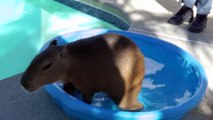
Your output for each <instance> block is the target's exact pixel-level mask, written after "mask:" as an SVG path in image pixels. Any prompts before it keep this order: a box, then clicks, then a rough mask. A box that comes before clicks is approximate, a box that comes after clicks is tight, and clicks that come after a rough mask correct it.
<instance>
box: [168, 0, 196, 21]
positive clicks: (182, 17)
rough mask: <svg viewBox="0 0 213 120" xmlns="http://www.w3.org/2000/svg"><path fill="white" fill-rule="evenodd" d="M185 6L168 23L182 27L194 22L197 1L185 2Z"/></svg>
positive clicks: (187, 0)
mask: <svg viewBox="0 0 213 120" xmlns="http://www.w3.org/2000/svg"><path fill="white" fill-rule="evenodd" d="M183 2H184V6H183V7H182V8H181V9H180V10H179V11H178V12H177V13H176V14H175V15H174V16H173V17H171V18H170V19H169V20H168V23H170V24H174V25H180V24H182V23H183V22H185V21H186V22H192V21H193V18H194V17H193V10H192V8H193V6H194V4H195V2H196V1H195V0H184V1H183Z"/></svg>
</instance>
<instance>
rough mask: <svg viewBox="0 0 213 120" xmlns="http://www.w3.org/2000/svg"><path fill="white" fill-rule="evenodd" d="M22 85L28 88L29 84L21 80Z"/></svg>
mask: <svg viewBox="0 0 213 120" xmlns="http://www.w3.org/2000/svg"><path fill="white" fill-rule="evenodd" d="M21 85H22V86H23V87H24V88H27V86H28V83H27V82H25V81H23V80H21Z"/></svg>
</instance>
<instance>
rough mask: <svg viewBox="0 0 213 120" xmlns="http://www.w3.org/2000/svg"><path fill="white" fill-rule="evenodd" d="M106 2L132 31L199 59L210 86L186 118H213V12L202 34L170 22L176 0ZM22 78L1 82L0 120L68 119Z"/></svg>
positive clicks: (111, 0)
mask: <svg viewBox="0 0 213 120" xmlns="http://www.w3.org/2000/svg"><path fill="white" fill-rule="evenodd" d="M101 1H105V0H101ZM107 2H110V3H113V5H116V6H118V7H121V8H122V9H123V10H124V11H125V12H126V13H128V15H129V16H130V18H131V20H132V21H133V24H132V27H131V29H130V31H134V32H138V33H140V34H146V35H151V36H154V37H158V38H161V39H163V40H166V41H168V42H171V43H174V44H176V45H177V46H179V47H181V48H183V49H185V50H186V51H188V52H189V53H191V54H192V55H193V56H194V57H195V58H197V59H198V60H199V61H200V63H201V64H202V65H203V67H204V69H205V71H206V73H207V77H208V80H209V88H208V90H207V92H206V96H205V98H204V100H203V101H202V102H201V103H200V105H199V106H198V107H197V108H195V109H194V110H192V111H190V112H189V113H188V114H187V115H186V116H185V117H184V120H208V119H209V120H213V116H212V115H213V75H212V73H213V52H212V51H213V34H212V33H213V27H212V25H213V14H211V15H210V16H209V21H208V27H207V29H206V30H205V31H204V32H203V33H199V34H194V33H190V32H188V31H187V30H186V29H187V24H184V25H181V26H173V25H170V24H168V23H167V20H168V19H169V18H170V17H171V15H172V13H174V12H176V11H177V10H178V9H179V8H180V6H179V5H178V4H177V2H176V1H175V0H108V1H107ZM19 79H20V75H17V76H14V77H12V78H10V79H9V80H3V81H1V84H0V93H1V95H0V108H1V109H0V120H47V119H51V120H68V118H67V116H66V115H65V114H64V113H63V112H62V110H61V109H59V108H58V107H57V106H56V105H55V104H54V103H53V101H52V100H51V99H50V96H49V95H48V94H47V93H46V92H45V91H44V90H42V89H40V90H38V91H36V92H35V93H33V94H28V93H26V92H25V91H23V90H22V89H21V87H20V85H19ZM8 89H10V91H8ZM31 108H35V109H31ZM211 116H212V117H211Z"/></svg>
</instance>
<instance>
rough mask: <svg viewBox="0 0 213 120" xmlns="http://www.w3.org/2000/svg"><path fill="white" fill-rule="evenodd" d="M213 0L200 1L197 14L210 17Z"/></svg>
mask: <svg viewBox="0 0 213 120" xmlns="http://www.w3.org/2000/svg"><path fill="white" fill-rule="evenodd" d="M211 7H212V0H198V1H197V14H201V15H208V14H209V13H210V11H211Z"/></svg>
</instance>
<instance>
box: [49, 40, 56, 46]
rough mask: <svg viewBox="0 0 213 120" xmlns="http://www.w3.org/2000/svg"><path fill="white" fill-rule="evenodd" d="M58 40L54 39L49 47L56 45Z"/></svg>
mask: <svg viewBox="0 0 213 120" xmlns="http://www.w3.org/2000/svg"><path fill="white" fill-rule="evenodd" d="M56 45H57V40H52V41H51V43H50V46H49V47H52V46H56Z"/></svg>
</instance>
